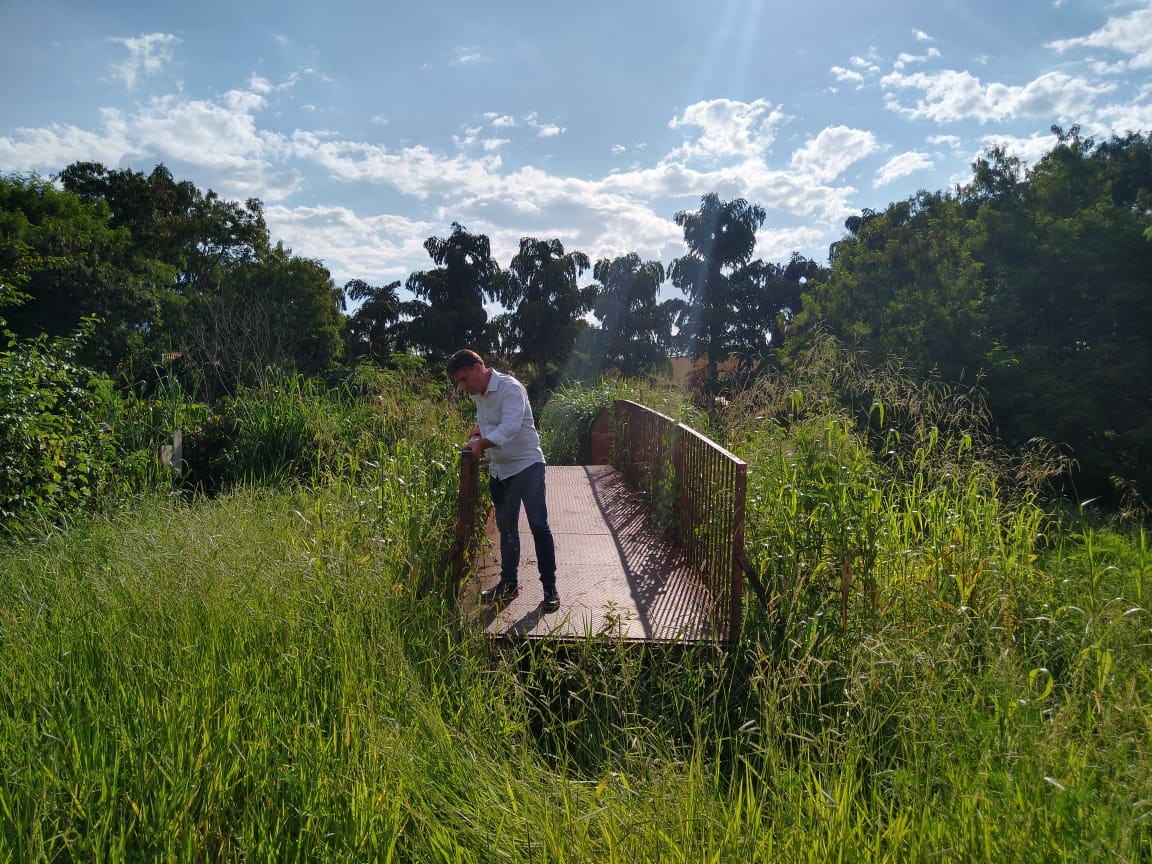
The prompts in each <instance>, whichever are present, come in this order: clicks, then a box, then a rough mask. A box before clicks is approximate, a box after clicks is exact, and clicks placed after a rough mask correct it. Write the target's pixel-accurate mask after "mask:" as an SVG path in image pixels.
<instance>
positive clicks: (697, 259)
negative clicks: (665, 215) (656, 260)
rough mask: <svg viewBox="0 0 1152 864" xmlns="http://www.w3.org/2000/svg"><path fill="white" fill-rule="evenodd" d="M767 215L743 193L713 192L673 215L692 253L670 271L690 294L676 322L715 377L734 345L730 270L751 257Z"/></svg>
mask: <svg viewBox="0 0 1152 864" xmlns="http://www.w3.org/2000/svg"><path fill="white" fill-rule="evenodd" d="M765 218H767V214H766V213H765V211H764V208H763V207H760V206H758V205H755V204H749V203H748V202H747V201H745V200H744V199H743V198H737V199H736V200H734V201H721V200H720V198H719V196H717V195H716V193H714V192H710V193H709V194H707V195H705V196H703V197H702V198H701V199H700V209H699V210H696V211H688V210H682V211H680V212H679V213H677V214H676V216H675V220H676V224H677V225H679V226H680V227H681V228H682V229H683V231H684V242H685V244H686V245H687V246H688V254H687V255H683V256H681V257H680V258H677V259H675V260H674V261H673V262H672V266H671V268H670V269H669V271H668V272H669V276H670V277H671V279H672V284H674V285H675V286H676V287H677V288H679V289H680V290H681V291H683V292H684V294H685V296H687V298H688V303H687V305H686V306H685V307H683V312H682V315H681V316H680V320H679V321H678V322H677V323H678V324H679V326H680V332H681V335H682V338H683V340H684V342H685V345H684V347H685V348H686V349H687V350H688V352H689V354H691V355H692V356H700V355H706V356H707V358H708V374H709V377H710V378H712V379H715V377H716V365H717V363H718V362H719V361H720V360H721V359H722V358H723V357H725V356H727V355H728V353H729V352H730V350H731V348H732V344H731V339H730V333H731V330H732V326H733V324H734V322H735V317H736V306H735V303H734V302H733V297H732V284H731V280H730V278H729V277H730V273H731V272H732V270H734V269H735V268H737V267H739V266H741V265H743V264H746V263H748V261H749V260H750V259H751V258H752V252H753V250H754V249H755V248H756V230H757V229H758V228H760V227H761V226H762V225H763V224H764V220H765Z"/></svg>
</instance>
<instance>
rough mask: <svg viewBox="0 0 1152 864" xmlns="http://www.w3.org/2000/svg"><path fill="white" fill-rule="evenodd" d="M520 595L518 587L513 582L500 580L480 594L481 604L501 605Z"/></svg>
mask: <svg viewBox="0 0 1152 864" xmlns="http://www.w3.org/2000/svg"><path fill="white" fill-rule="evenodd" d="M519 594H520V586H519V585H518V584H517V583H515V582H508V581H506V580H504V579H501V580H500V581H499V582H497V583H496V584H495V585H493V586H492V587H491V588H488V589H486V590H484V591H481V592H480V602H481V603H502V602H503V601H505V600H511V599H512V598H513V597H516V596H518V595H519Z"/></svg>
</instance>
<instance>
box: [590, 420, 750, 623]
mask: <svg viewBox="0 0 1152 864" xmlns="http://www.w3.org/2000/svg"><path fill="white" fill-rule="evenodd" d="M605 421H607V423H606V422H605ZM606 427H607V428H606ZM593 453H594V461H598V462H609V463H610V464H611V465H612V466H613V467H615V468H616V469H617V470H618V471H619V472H620V473H621V474H622V475H623V476H624V479H625V480H626V481H627V482H628V483H629V485H630V486H632V488H633V489H635V490H637V491H638V492H640V493H641V494H643V495H644V497H645V499H646V501H647V504H648V507H649V509H650V511H651V513H652V515H653V517H654V520H655V522H656V524H657V525H658V526H659V527H660V528H661V529H662V530H663V531H664V532H666V534H667V536H668V537H669V538H670V539H671V540H672V541H673V542H674V543H676V545H678V546H679V547H680V548H681V549H682V550H683V551H684V553H685V554H686V555H687V557H688V561H689V562H690V563H691V564H692V566H693V567H694V568H695V569H696V571H697V572H698V573H700V574H701V576H702V578H703V579H704V581H705V584H706V587H707V588H708V590H709V592H710V593H711V596H712V600H713V609H714V625H713V627H714V630H715V632H716V634H717V638H719V639H722V640H723V639H726V640H727V641H728V642H730V643H736V642H737V641H739V638H740V626H741V623H742V620H743V605H742V604H743V592H744V572H745V570H746V569H747V567H746V561H747V559H746V558H745V556H744V508H745V500H746V497H747V487H748V465H747V463H746V462H744V460H742V459H740V458H739V457H737V456H734V455H733V454H732V453H730V452H728V451H727V450H725V449H724V448H723V447H721V446H720V445H719V444H717V443H715V442H714V441H711V440H710V439H708V438H706V437H705V436H703V435H701V434H700V433H699V432H697V431H696V430H694V429H692V428H690V427H688V426H685V425H684V424H683V423H678V422H676V421H675V420H673V419H672V418H671V417H666V416H665V415H663V414H660V413H658V412H656V411H653V410H652V409H650V408H646V407H645V406H643V405H640V404H638V403H636V402H631V401H628V400H618V401H616V402H615V403H614V404H613V405H612V406H611V407H610V408H608V409H605V413H603V414H602V415H601V417H600V418H598V420H597V423H596V424H595V425H594V427H593ZM605 456H607V458H604V457H605ZM758 593H759V592H758Z"/></svg>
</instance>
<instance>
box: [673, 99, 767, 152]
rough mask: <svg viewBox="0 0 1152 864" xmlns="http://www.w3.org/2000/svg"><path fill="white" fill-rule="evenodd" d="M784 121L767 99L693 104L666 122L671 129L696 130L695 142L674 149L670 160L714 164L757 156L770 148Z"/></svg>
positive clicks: (721, 100) (716, 100) (718, 100)
mask: <svg viewBox="0 0 1152 864" xmlns="http://www.w3.org/2000/svg"><path fill="white" fill-rule="evenodd" d="M783 119H784V114H783V112H782V111H781V110H780V109H779V108H776V109H773V106H772V103H770V102H769V101H768V100H766V99H757V100H755V101H754V102H738V101H735V100H732V99H712V100H708V101H705V102H696V103H695V104H693V105H689V106H688V107H687V108H685V109H684V111H683V112H682V113H681V114H680V115H679V116H678V117H673V118H672V120H670V121H669V123H668V127H669V128H670V129H690V130H699V134H698V135H697V136H696V137H695V139H694V140H690V141H688V142H686V143H685V144H684V145H683V146H682V147H679V148H677V150H675V151H674V152H673V154H671V156H670V158H683V159H684V160H685V161H686V162H692V161H696V160H701V161H705V162H716V161H717V160H728V159H748V158H751V157H756V156H759V155H760V154H762V153H763V152H764V151H766V150H767V149H768V147H769V146H771V144H772V142H773V140H774V139H775V129H776V127H777V126H778V125H779V124H780V123H781V122H782V121H783Z"/></svg>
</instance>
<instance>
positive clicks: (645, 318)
mask: <svg viewBox="0 0 1152 864" xmlns="http://www.w3.org/2000/svg"><path fill="white" fill-rule="evenodd" d="M592 274H593V276H594V277H595V279H596V282H597V285H596V286H595V289H596V301H595V305H594V306H593V309H592V314H594V315H595V316H596V317H597V318H598V319H600V322H601V323H600V328H599V330H597V331H595V338H594V340H593V348H592V351H591V353H592V355H593V357H592V365H593V367H594V368H595V369H596V370H600V369H604V368H609V367H611V368H615V369H618V370H619V371H620V372H621V374H623V375H635V374H637V373H639V372H644V371H647V370H651V369H655V368H657V367H660V366H666V365H667V364H668V353H667V352H668V348H669V346H670V343H671V338H672V320H673V316H674V311H673V307H672V306H671V305H670V303H669V301H665V302H664V303H660V302H659V300H658V298H659V294H660V286H661V284H663V282H664V266H663V265H662V264H661V263H660V262H659V261H643V262H642V261H641V260H640V256H639V255H637V254H636V253H635V252H632V253H629V254H628V255H624V256H621V257H619V258H613V259H609V258H602V259H601V260H599V261H597V262H596V266H595V267H594V268H593V270H592Z"/></svg>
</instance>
